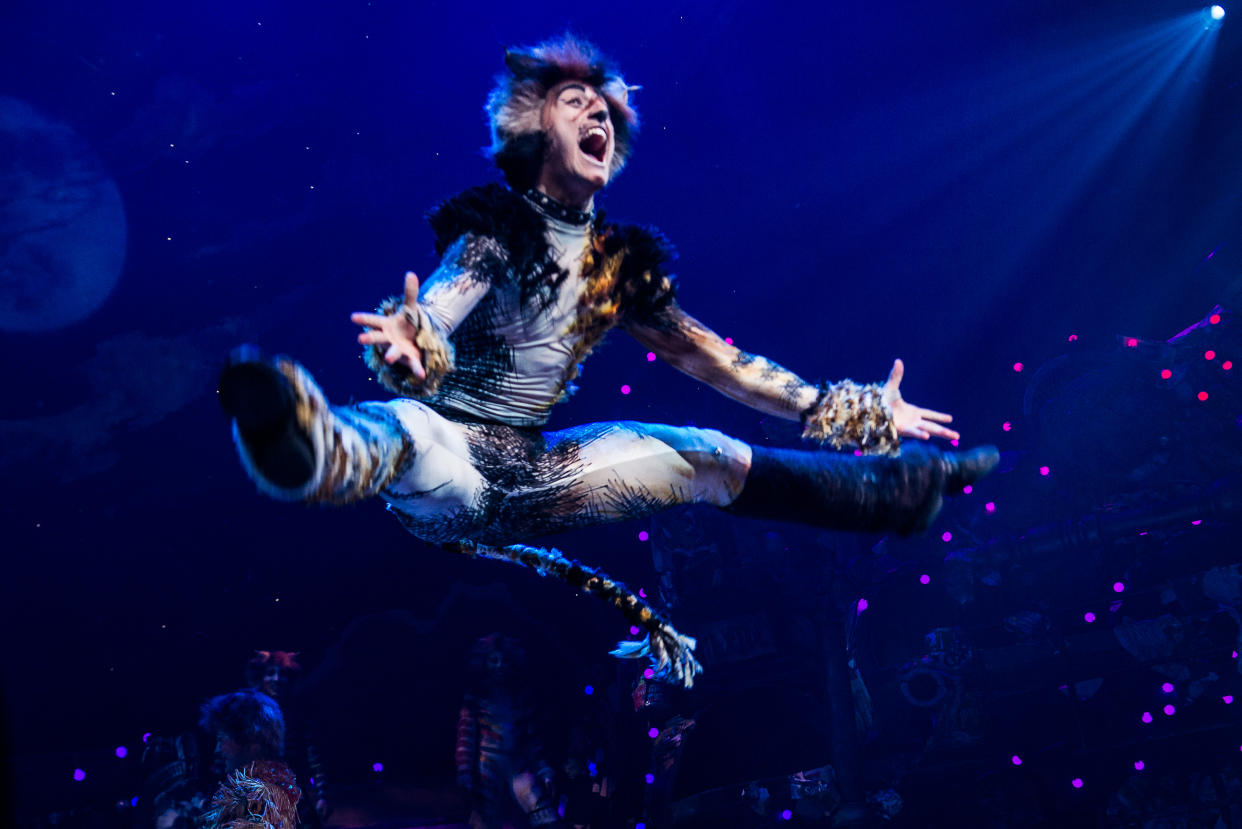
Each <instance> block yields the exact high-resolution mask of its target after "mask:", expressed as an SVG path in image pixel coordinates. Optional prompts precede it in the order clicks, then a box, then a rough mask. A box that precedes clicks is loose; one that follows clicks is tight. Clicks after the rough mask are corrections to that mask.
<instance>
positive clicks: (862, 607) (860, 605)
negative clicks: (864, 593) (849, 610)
mask: <svg viewBox="0 0 1242 829" xmlns="http://www.w3.org/2000/svg"><path fill="white" fill-rule="evenodd" d="M866 609H867V600H866V599H859V600H858V612H859V613H862V612H863V611H864V610H866Z"/></svg>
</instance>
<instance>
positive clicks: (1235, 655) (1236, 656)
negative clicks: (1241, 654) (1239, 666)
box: [1232, 651, 1238, 659]
mask: <svg viewBox="0 0 1242 829" xmlns="http://www.w3.org/2000/svg"><path fill="white" fill-rule="evenodd" d="M1232 658H1233V659H1237V658H1238V652H1237V651H1234V652H1233V654H1232Z"/></svg>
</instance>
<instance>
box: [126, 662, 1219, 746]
mask: <svg viewBox="0 0 1242 829" xmlns="http://www.w3.org/2000/svg"><path fill="white" fill-rule="evenodd" d="M1235 655H1236V654H1235ZM150 740H151V732H150V731H148V732H146V733H144V734H143V735H142V741H143V742H144V743H146V742H149V741H150Z"/></svg>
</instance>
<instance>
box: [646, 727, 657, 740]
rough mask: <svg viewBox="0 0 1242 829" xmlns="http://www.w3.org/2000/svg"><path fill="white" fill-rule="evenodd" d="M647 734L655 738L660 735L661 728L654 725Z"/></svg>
mask: <svg viewBox="0 0 1242 829" xmlns="http://www.w3.org/2000/svg"><path fill="white" fill-rule="evenodd" d="M647 736H648V737H650V738H651V739H653V740H654V739H655V738H656V737H659V736H660V729H658V728H655V727H654V726H653V727H651V728H648V729H647Z"/></svg>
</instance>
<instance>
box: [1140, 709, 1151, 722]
mask: <svg viewBox="0 0 1242 829" xmlns="http://www.w3.org/2000/svg"><path fill="white" fill-rule="evenodd" d="M1140 719H1142V720H1143V722H1145V723H1151V721H1152V719H1154V718H1153V717H1152V715H1151V712H1150V711H1144V712H1143V716H1142V717H1141V718H1140Z"/></svg>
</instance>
